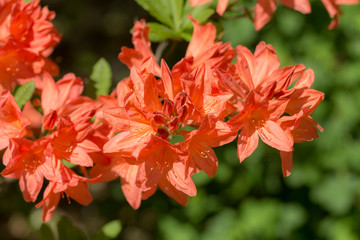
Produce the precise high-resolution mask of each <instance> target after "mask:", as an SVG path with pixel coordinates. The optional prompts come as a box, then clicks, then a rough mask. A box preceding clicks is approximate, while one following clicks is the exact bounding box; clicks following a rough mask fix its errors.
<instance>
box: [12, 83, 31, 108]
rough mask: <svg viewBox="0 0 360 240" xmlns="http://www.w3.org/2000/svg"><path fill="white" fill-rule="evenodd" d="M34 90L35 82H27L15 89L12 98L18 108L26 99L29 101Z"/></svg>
mask: <svg viewBox="0 0 360 240" xmlns="http://www.w3.org/2000/svg"><path fill="white" fill-rule="evenodd" d="M34 90H35V82H34V81H31V82H27V83H25V84H24V85H22V86H20V87H18V88H17V89H16V90H15V93H14V98H15V101H16V102H17V104H18V105H19V107H20V108H22V107H23V106H24V105H25V103H26V102H27V101H29V100H30V99H31V97H32V95H33V93H34Z"/></svg>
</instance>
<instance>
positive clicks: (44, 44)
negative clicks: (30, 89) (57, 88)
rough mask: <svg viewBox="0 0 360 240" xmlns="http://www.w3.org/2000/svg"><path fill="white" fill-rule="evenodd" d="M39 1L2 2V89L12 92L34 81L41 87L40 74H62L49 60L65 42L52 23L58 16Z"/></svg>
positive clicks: (0, 68) (0, 47)
mask: <svg viewBox="0 0 360 240" xmlns="http://www.w3.org/2000/svg"><path fill="white" fill-rule="evenodd" d="M39 2H40V1H39V0H36V1H32V2H30V3H24V2H23V1H22V0H16V1H14V0H4V1H0V9H1V12H0V90H2V89H8V90H12V89H13V88H14V87H15V86H16V84H23V83H25V82H27V81H30V80H32V81H34V80H35V81H36V86H37V87H38V88H41V77H40V75H42V74H43V73H44V72H48V73H50V74H51V75H57V74H58V72H59V69H58V66H57V65H56V64H55V63H54V62H52V61H51V60H49V59H48V56H49V55H50V54H51V52H52V51H53V48H54V47H55V46H56V45H57V44H58V43H59V42H60V39H61V36H60V35H59V34H58V33H57V31H56V29H55V28H54V26H53V25H52V23H51V22H50V21H51V20H52V19H53V18H54V17H55V13H54V12H51V11H49V10H48V8H47V7H44V8H41V7H40V6H39Z"/></svg>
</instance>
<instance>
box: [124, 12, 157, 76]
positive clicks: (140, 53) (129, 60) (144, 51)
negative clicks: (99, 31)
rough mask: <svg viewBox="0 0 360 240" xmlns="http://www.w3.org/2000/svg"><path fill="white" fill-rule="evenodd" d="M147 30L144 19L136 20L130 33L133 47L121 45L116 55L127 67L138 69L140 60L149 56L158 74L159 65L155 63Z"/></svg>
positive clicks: (148, 30)
mask: <svg viewBox="0 0 360 240" xmlns="http://www.w3.org/2000/svg"><path fill="white" fill-rule="evenodd" d="M149 32H150V27H149V26H146V25H145V20H144V19H141V20H140V21H136V22H135V25H134V28H133V34H132V43H133V44H134V47H135V49H131V48H127V47H122V48H121V52H120V53H119V56H118V57H119V60H120V61H121V62H122V63H124V64H126V66H128V68H129V69H131V68H132V67H133V66H134V67H136V68H138V69H140V67H141V64H142V62H143V61H144V60H145V59H147V58H149V57H150V58H151V59H152V61H153V64H154V66H155V72H156V74H157V75H160V67H159V65H158V64H157V63H156V58H155V55H154V53H153V52H152V50H151V42H150V41H149Z"/></svg>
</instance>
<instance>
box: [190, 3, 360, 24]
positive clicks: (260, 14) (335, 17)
mask: <svg viewBox="0 0 360 240" xmlns="http://www.w3.org/2000/svg"><path fill="white" fill-rule="evenodd" d="M211 1H213V0H190V4H191V5H192V6H197V5H201V4H205V3H209V2H211ZM235 1H236V0H235ZM276 2H277V1H276V0H257V1H256V4H255V8H254V18H253V22H254V26H255V29H256V30H260V29H261V28H263V27H264V26H265V25H266V24H267V23H268V22H269V21H270V19H271V17H272V15H273V14H274V12H275V10H276V5H277V3H276ZM280 2H281V3H282V4H283V5H284V6H286V7H288V8H292V9H294V10H296V11H298V12H301V13H303V14H309V13H311V5H310V2H309V0H295V1H294V0H280ZM321 2H322V3H323V4H324V6H325V8H326V11H327V12H328V14H329V16H330V18H331V19H332V20H331V22H330V24H329V27H328V28H329V29H333V28H336V27H337V26H338V25H339V17H340V15H341V14H342V11H341V9H340V5H353V4H358V2H359V1H358V0H321ZM228 4H229V0H218V4H217V8H216V12H217V13H218V14H219V15H223V14H224V13H225V11H226V8H227V6H228Z"/></svg>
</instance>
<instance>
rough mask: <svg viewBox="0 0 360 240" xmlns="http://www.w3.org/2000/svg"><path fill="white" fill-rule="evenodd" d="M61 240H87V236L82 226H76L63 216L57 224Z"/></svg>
mask: <svg viewBox="0 0 360 240" xmlns="http://www.w3.org/2000/svg"><path fill="white" fill-rule="evenodd" d="M57 228H58V233H59V240H69V239H76V240H86V236H85V234H84V232H83V230H81V229H80V228H78V227H76V226H74V225H73V224H72V222H71V220H70V219H69V218H67V217H62V218H61V219H60V221H59V222H58V224H57Z"/></svg>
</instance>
